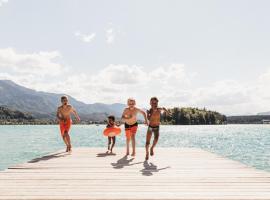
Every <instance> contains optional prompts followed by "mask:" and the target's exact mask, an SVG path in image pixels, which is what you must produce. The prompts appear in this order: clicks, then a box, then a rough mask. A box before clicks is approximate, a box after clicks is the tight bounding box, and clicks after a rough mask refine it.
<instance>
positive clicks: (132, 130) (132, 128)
mask: <svg viewBox="0 0 270 200" xmlns="http://www.w3.org/2000/svg"><path fill="white" fill-rule="evenodd" d="M137 129H138V123H137V122H136V123H135V124H132V125H129V124H125V131H126V137H127V138H128V139H130V138H131V136H132V135H135V134H136V132H137Z"/></svg>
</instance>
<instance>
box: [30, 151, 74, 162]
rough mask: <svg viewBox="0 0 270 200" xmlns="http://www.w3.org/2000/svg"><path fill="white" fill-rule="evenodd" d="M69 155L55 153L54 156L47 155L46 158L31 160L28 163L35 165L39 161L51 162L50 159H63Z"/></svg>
mask: <svg viewBox="0 0 270 200" xmlns="http://www.w3.org/2000/svg"><path fill="white" fill-rule="evenodd" d="M67 155H69V154H67V153H66V152H61V153H55V154H51V155H47V156H42V157H40V158H35V159H33V160H30V161H29V162H28V163H37V162H40V161H45V160H51V159H55V158H60V157H65V156H67Z"/></svg>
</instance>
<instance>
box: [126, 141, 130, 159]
mask: <svg viewBox="0 0 270 200" xmlns="http://www.w3.org/2000/svg"><path fill="white" fill-rule="evenodd" d="M129 142H130V138H127V139H126V145H127V152H126V155H129Z"/></svg>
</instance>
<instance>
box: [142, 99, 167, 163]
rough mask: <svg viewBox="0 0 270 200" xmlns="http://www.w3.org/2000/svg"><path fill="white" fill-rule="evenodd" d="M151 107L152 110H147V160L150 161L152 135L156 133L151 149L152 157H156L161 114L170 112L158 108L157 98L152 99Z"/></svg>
mask: <svg viewBox="0 0 270 200" xmlns="http://www.w3.org/2000/svg"><path fill="white" fill-rule="evenodd" d="M150 105H151V109H150V110H147V119H148V120H149V126H148V130H147V135H146V145H145V149H146V156H145V160H148V159H149V145H150V140H151V137H152V133H154V141H153V144H152V146H151V148H150V155H151V156H153V155H154V147H155V146H156V144H157V142H158V138H159V125H160V115H161V112H162V111H164V112H166V113H167V114H169V112H168V111H167V109H166V108H159V107H158V99H157V97H152V98H151V99H150Z"/></svg>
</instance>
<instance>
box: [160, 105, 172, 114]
mask: <svg viewBox="0 0 270 200" xmlns="http://www.w3.org/2000/svg"><path fill="white" fill-rule="evenodd" d="M161 111H163V112H165V113H166V114H167V115H170V114H171V113H170V112H169V111H168V110H167V109H166V108H164V107H163V108H161Z"/></svg>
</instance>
